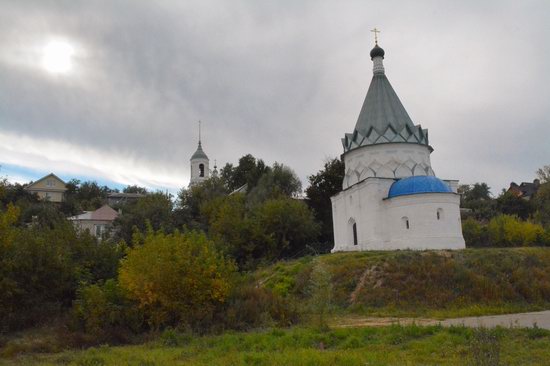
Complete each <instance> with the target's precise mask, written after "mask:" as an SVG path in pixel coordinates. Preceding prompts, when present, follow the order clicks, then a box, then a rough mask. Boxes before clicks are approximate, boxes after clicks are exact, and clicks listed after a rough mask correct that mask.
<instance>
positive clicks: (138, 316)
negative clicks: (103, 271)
mask: <svg viewBox="0 0 550 366" xmlns="http://www.w3.org/2000/svg"><path fill="white" fill-rule="evenodd" d="M73 315H74V317H75V320H76V321H77V322H78V323H79V325H80V327H81V328H82V329H83V330H84V331H85V332H86V333H87V334H89V335H91V336H93V337H94V339H95V340H96V341H97V342H105V341H108V342H126V341H128V340H129V338H130V336H131V335H132V334H135V333H138V332H139V331H141V330H143V327H144V320H143V314H142V312H141V311H140V310H139V308H138V306H137V304H136V303H135V302H133V301H131V300H129V299H128V296H127V294H125V293H124V291H123V290H122V289H121V288H120V287H119V286H118V283H117V282H116V281H115V280H113V279H110V280H107V281H106V282H105V283H103V284H93V285H88V286H83V287H81V288H80V289H79V290H78V294H77V299H76V301H75V304H74V307H73Z"/></svg>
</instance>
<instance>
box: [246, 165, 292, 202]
mask: <svg viewBox="0 0 550 366" xmlns="http://www.w3.org/2000/svg"><path fill="white" fill-rule="evenodd" d="M301 191H302V182H300V179H299V178H298V176H297V175H296V173H294V171H292V169H290V168H289V167H287V166H284V165H283V164H279V163H275V164H273V167H272V168H270V169H268V170H266V171H265V172H264V173H263V175H262V176H261V177H260V179H259V180H258V184H257V185H256V186H255V187H254V188H252V189H250V190H249V193H248V196H247V201H248V203H249V204H251V205H257V204H260V203H261V202H264V201H266V200H268V199H272V198H278V197H292V196H295V195H297V194H299V193H300V192H301Z"/></svg>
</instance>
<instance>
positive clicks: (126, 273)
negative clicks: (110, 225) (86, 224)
mask: <svg viewBox="0 0 550 366" xmlns="http://www.w3.org/2000/svg"><path fill="white" fill-rule="evenodd" d="M234 271H235V266H234V264H233V262H232V261H230V260H228V259H226V258H225V257H224V256H223V255H222V254H221V253H220V252H218V251H217V250H216V249H215V247H214V244H213V242H211V241H209V240H208V239H207V238H206V236H205V235H204V234H202V233H198V232H189V233H185V234H181V233H179V232H178V231H176V232H174V233H173V234H168V235H167V234H164V233H162V232H156V233H154V232H149V233H148V234H147V235H146V237H145V241H144V243H143V245H138V243H135V244H134V248H133V249H132V250H130V251H129V252H128V255H127V257H126V258H125V259H124V260H123V261H122V264H121V267H120V272H119V283H120V285H121V286H122V288H123V289H125V290H126V291H128V293H129V296H130V297H131V298H133V299H135V300H136V301H137V302H138V304H139V306H140V308H141V309H142V310H143V311H144V313H145V315H146V316H147V317H148V320H149V322H150V324H151V325H152V326H153V327H155V328H157V329H158V328H159V327H161V326H164V325H175V324H186V325H188V326H192V327H195V328H196V327H200V326H203V325H204V324H205V323H208V322H209V321H210V320H211V319H212V317H213V316H214V312H215V310H216V309H218V308H219V306H220V305H221V304H223V303H224V302H225V300H226V298H227V296H228V294H229V291H230V289H231V279H232V276H233V273H234Z"/></svg>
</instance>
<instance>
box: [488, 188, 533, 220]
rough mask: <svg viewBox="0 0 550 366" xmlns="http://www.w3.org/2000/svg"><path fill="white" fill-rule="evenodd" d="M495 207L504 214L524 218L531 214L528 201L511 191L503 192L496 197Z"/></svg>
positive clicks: (531, 207)
mask: <svg viewBox="0 0 550 366" xmlns="http://www.w3.org/2000/svg"><path fill="white" fill-rule="evenodd" d="M496 209H497V211H498V212H500V213H503V214H505V215H512V216H518V217H519V218H521V219H523V220H526V219H527V218H529V216H531V215H532V214H533V205H532V203H531V202H530V201H528V200H526V199H523V198H521V197H518V196H516V195H515V194H513V193H512V192H504V193H503V194H501V195H500V196H499V197H498V198H497V199H496Z"/></svg>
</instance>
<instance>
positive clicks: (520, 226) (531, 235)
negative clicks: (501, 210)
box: [487, 215, 545, 247]
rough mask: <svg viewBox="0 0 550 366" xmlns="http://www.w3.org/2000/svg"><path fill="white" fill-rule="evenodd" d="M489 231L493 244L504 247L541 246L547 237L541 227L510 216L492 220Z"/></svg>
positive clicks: (500, 216)
mask: <svg viewBox="0 0 550 366" xmlns="http://www.w3.org/2000/svg"><path fill="white" fill-rule="evenodd" d="M487 230H488V233H489V240H490V242H491V244H492V245H494V246H503V247H509V246H529V245H534V244H537V243H539V244H540V243H541V241H542V240H543V238H544V235H545V233H544V228H543V227H542V226H541V225H538V224H534V223H531V222H529V221H521V220H519V219H518V218H517V217H515V216H509V215H499V216H496V217H494V218H493V219H491V221H490V222H489V224H488V226H487Z"/></svg>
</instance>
